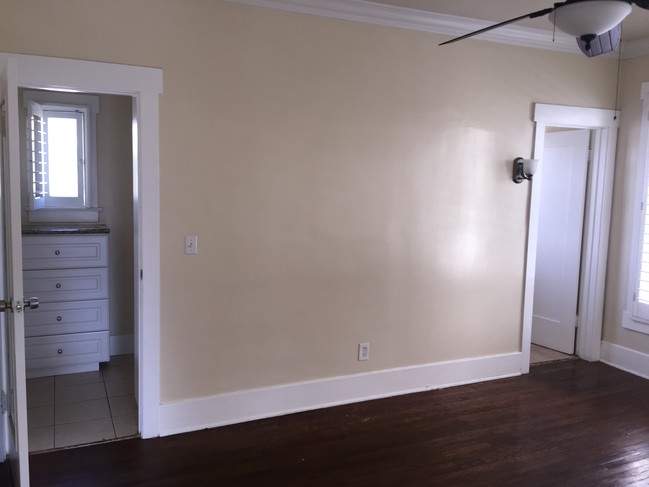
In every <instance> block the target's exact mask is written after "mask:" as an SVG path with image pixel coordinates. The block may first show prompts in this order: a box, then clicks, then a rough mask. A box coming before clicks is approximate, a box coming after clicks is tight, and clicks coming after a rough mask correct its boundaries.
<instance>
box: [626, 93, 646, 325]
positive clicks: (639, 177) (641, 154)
mask: <svg viewBox="0 0 649 487" xmlns="http://www.w3.org/2000/svg"><path fill="white" fill-rule="evenodd" d="M640 99H641V100H642V116H641V122H640V142H639V144H638V156H637V163H636V164H634V172H635V174H634V175H633V179H634V180H635V182H636V183H635V189H634V193H633V204H632V211H631V217H632V220H631V221H632V227H631V242H632V245H631V246H630V250H631V252H630V253H629V273H628V283H627V295H626V306H625V310H624V311H623V313H622V326H623V327H624V328H628V329H630V330H633V331H638V332H640V333H649V325H647V324H646V323H643V320H642V318H640V317H639V316H633V315H634V314H635V313H636V312H637V307H636V305H637V303H636V302H635V301H634V297H635V294H636V291H637V289H638V279H639V278H640V268H641V265H640V255H641V253H642V246H643V242H642V241H643V234H644V224H645V222H644V211H643V209H642V208H641V206H640V203H642V202H643V201H644V200H645V196H646V195H645V192H646V190H647V184H648V182H649V179H648V178H647V176H648V174H647V170H648V169H649V167H648V165H647V160H648V158H649V136H648V135H647V134H648V133H649V82H644V83H642V84H641V85H640Z"/></svg>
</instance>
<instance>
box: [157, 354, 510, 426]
mask: <svg viewBox="0 0 649 487" xmlns="http://www.w3.org/2000/svg"><path fill="white" fill-rule="evenodd" d="M520 355H521V354H520V353H518V352H517V353H510V354H504V355H491V356H486V357H479V358H473V359H465V360H455V361H449V362H439V363H433V364H426V365H419V366H413V367H404V368H398V369H388V370H380V371H376V372H370V373H366V374H356V375H348V376H342V377H333V378H329V379H321V380H314V381H307V382H297V383H293V384H285V385H280V386H275V387H264V388H259V389H250V390H245V391H239V392H232V393H226V394H220V395H216V396H211V397H205V398H199V399H192V400H189V401H182V402H176V403H171V404H163V405H162V406H161V408H160V434H161V435H162V436H165V435H172V434H177V433H184V432H188V431H197V430H201V429H204V428H214V427H217V426H224V425H227V424H233V423H241V422H244V421H252V420H255V419H261V418H269V417H274V416H281V415H284V414H291V413H296V412H300V411H308V410H313V409H320V408H326V407H332V406H338V405H341V404H349V403H354V402H360V401H367V400H371V399H379V398H384V397H390V396H397V395H401V394H410V393H413V392H422V391H427V390H431V389H441V388H444V387H451V386H457V385H462V384H470V383H474V382H482V381H485V380H493V379H500V378H504V377H513V376H517V375H520V373H521V371H520V363H521V360H520Z"/></svg>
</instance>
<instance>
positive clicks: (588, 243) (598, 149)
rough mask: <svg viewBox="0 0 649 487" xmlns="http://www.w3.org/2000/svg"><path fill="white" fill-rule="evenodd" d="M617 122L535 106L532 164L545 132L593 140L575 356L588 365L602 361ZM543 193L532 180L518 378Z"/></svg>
mask: <svg viewBox="0 0 649 487" xmlns="http://www.w3.org/2000/svg"><path fill="white" fill-rule="evenodd" d="M618 116H619V114H618V112H616V111H614V110H603V109H595V108H582V107H568V106H560V105H545V104H536V105H535V106H534V122H535V124H536V127H535V141H534V158H535V159H540V160H541V164H543V159H544V148H545V137H546V129H547V128H549V127H556V128H561V129H586V130H589V131H590V134H591V147H592V153H591V164H590V170H589V171H588V176H587V181H586V204H585V211H584V223H583V245H582V259H581V264H582V265H581V273H580V276H581V277H580V279H579V283H580V288H579V310H580V316H579V322H580V327H579V329H578V331H577V335H576V340H575V353H576V355H577V356H579V357H580V358H582V359H584V360H589V361H597V360H599V357H600V343H601V334H602V319H603V308H604V286H605V279H606V261H607V257H608V240H609V229H610V215H611V205H612V196H613V170H614V164H615V150H616V142H617V128H618ZM542 188H543V172H542V171H541V172H540V173H539V174H538V177H537V176H536V175H535V176H534V181H533V182H532V185H531V195H530V206H529V224H528V239H527V259H526V267H525V289H524V301H523V330H522V339H521V366H520V368H521V372H522V373H527V372H529V367H530V352H531V345H532V321H533V314H534V313H533V310H534V293H535V292H534V290H535V280H536V265H537V256H538V242H539V222H540V207H541V191H542Z"/></svg>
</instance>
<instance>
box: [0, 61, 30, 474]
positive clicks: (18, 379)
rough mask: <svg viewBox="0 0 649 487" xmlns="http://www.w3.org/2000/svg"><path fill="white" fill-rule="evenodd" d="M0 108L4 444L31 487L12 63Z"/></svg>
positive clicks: (1, 71) (1, 78)
mask: <svg viewBox="0 0 649 487" xmlns="http://www.w3.org/2000/svg"><path fill="white" fill-rule="evenodd" d="M0 103H1V104H2V105H3V107H4V111H3V114H2V122H3V123H2V146H3V147H2V149H3V157H2V165H1V166H0V219H1V221H0V253H1V254H2V257H0V261H2V266H1V267H0V273H1V275H0V283H1V284H0V293H2V294H1V295H0V300H4V302H6V303H10V304H9V308H13V309H12V310H11V311H7V312H5V313H2V314H3V315H4V319H3V321H2V324H3V328H2V329H3V331H4V332H5V337H4V342H5V345H6V347H5V348H4V350H3V356H2V357H0V361H1V362H2V364H3V367H2V369H3V370H4V371H5V373H6V377H5V379H6V380H5V382H6V387H7V389H6V391H5V392H6V397H7V401H6V403H7V414H6V420H5V424H6V426H7V428H6V429H7V430H6V435H5V441H6V452H7V458H8V461H9V462H11V469H12V474H13V479H14V484H15V485H16V486H17V487H25V486H28V485H29V457H28V454H29V448H28V446H27V386H26V381H25V320H24V318H23V313H22V303H23V299H22V293H23V281H22V271H23V269H22V248H21V214H20V172H19V171H20V162H19V146H18V144H19V136H18V131H19V126H18V86H17V74H16V67H15V64H14V62H13V60H11V59H9V60H6V61H5V62H3V63H2V64H0ZM12 168H13V169H14V170H13V171H12V170H11V169H12ZM0 303H2V301H0ZM12 305H13V306H12Z"/></svg>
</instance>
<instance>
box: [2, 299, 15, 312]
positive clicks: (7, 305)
mask: <svg viewBox="0 0 649 487" xmlns="http://www.w3.org/2000/svg"><path fill="white" fill-rule="evenodd" d="M12 304H13V303H12V300H11V299H9V300H4V299H0V313H4V312H5V311H13V306H12Z"/></svg>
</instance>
